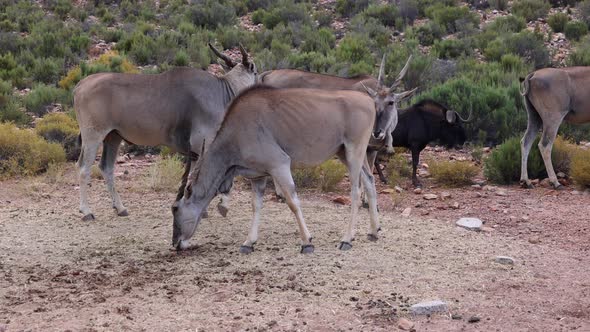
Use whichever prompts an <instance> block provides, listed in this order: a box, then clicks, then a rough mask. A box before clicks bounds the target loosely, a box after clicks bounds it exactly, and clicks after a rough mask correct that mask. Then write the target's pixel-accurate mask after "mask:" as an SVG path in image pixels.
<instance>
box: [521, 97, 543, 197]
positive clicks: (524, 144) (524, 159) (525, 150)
mask: <svg viewBox="0 0 590 332" xmlns="http://www.w3.org/2000/svg"><path fill="white" fill-rule="evenodd" d="M525 103H526V109H527V113H528V124H527V127H526V132H525V133H524V136H523V137H522V140H521V141H520V157H521V160H520V185H521V186H522V187H524V188H532V187H533V185H532V184H531V180H530V179H529V174H528V169H527V166H528V159H529V152H530V151H531V147H532V146H533V142H534V141H535V137H536V136H537V133H538V132H539V129H541V124H542V121H541V117H540V116H539V114H538V113H537V111H536V110H535V109H534V108H533V105H531V104H530V102H529V101H528V100H526V97H525Z"/></svg>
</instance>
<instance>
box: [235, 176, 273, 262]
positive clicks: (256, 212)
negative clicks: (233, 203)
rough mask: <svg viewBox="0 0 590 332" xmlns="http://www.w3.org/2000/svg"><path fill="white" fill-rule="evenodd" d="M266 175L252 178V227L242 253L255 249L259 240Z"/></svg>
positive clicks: (241, 249) (242, 247)
mask: <svg viewBox="0 0 590 332" xmlns="http://www.w3.org/2000/svg"><path fill="white" fill-rule="evenodd" d="M266 179H267V178H266V177H262V178H257V179H252V180H250V183H251V184H252V213H253V216H252V227H251V228H250V233H248V238H247V239H246V241H245V242H244V244H242V246H241V247H240V252H241V253H242V254H249V253H251V252H252V251H254V244H255V243H256V241H257V240H258V226H260V210H261V209H262V197H264V189H265V188H266Z"/></svg>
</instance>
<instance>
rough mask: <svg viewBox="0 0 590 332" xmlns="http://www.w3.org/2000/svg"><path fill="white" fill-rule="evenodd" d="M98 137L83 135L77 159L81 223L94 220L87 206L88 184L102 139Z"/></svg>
mask: <svg viewBox="0 0 590 332" xmlns="http://www.w3.org/2000/svg"><path fill="white" fill-rule="evenodd" d="M97 136H98V135H83V137H82V148H81V151H80V157H79V158H78V167H79V168H80V212H82V214H83V215H84V216H83V217H82V220H83V221H89V220H94V215H93V214H92V210H90V206H89V205H88V184H89V183H90V168H91V167H92V165H93V164H94V161H95V159H96V152H97V151H98V147H99V145H100V142H101V141H102V137H97Z"/></svg>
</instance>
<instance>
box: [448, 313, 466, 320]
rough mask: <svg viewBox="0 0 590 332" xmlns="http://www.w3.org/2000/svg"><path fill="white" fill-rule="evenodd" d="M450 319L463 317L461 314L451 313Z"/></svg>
mask: <svg viewBox="0 0 590 332" xmlns="http://www.w3.org/2000/svg"><path fill="white" fill-rule="evenodd" d="M451 319H454V320H459V319H463V316H461V315H459V314H452V315H451Z"/></svg>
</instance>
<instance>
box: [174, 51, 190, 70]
mask: <svg viewBox="0 0 590 332" xmlns="http://www.w3.org/2000/svg"><path fill="white" fill-rule="evenodd" d="M189 62H190V58H189V56H188V53H186V51H185V50H179V51H178V52H176V55H175V56H174V61H173V64H174V65H175V66H178V67H186V66H188V64H189Z"/></svg>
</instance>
